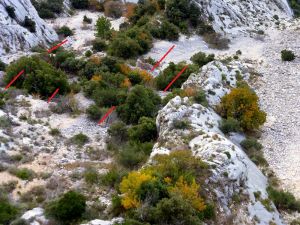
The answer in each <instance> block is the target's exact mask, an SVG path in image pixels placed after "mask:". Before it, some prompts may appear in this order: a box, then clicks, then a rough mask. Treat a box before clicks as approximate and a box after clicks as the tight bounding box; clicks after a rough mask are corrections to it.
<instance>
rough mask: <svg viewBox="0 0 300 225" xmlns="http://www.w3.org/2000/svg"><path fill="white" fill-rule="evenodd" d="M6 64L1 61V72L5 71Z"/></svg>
mask: <svg viewBox="0 0 300 225" xmlns="http://www.w3.org/2000/svg"><path fill="white" fill-rule="evenodd" d="M5 68H6V64H5V63H4V62H2V61H1V60H0V71H5Z"/></svg>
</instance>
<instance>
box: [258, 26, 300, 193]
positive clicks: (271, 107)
mask: <svg viewBox="0 0 300 225" xmlns="http://www.w3.org/2000/svg"><path fill="white" fill-rule="evenodd" d="M299 35H300V31H299V30H297V29H296V26H291V27H289V28H287V29H286V30H284V31H281V32H278V31H277V33H275V32H273V33H271V35H270V37H269V38H268V39H269V40H268V39H267V40H266V42H265V45H264V52H263V58H264V63H262V64H261V65H259V66H258V68H257V69H258V71H259V72H261V73H262V75H263V77H262V78H261V80H260V81H261V82H260V87H259V88H258V89H257V93H258V95H259V98H260V101H261V105H262V108H263V109H264V110H265V111H266V112H267V114H268V117H267V123H266V124H265V126H264V127H263V135H262V138H261V141H262V143H263V145H264V147H265V148H264V151H265V157H266V159H267V160H268V162H269V164H270V166H271V168H272V169H273V170H274V172H275V173H276V175H277V176H278V178H279V179H280V181H281V182H282V187H283V188H285V189H288V190H289V191H291V192H293V193H294V194H295V196H297V197H298V198H299V197H300V132H299V128H300V108H299V106H300V98H299V96H300V58H296V60H294V61H293V62H282V61H281V58H280V51H281V50H283V49H290V50H293V51H294V52H295V53H296V54H299V49H300V39H299Z"/></svg>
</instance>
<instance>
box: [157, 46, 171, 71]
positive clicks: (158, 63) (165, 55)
mask: <svg viewBox="0 0 300 225" xmlns="http://www.w3.org/2000/svg"><path fill="white" fill-rule="evenodd" d="M174 48H175V45H173V46H172V47H171V48H170V49H169V50H168V51H167V52H166V54H164V56H163V57H162V58H161V59H160V60H159V61H158V62H157V63H156V64H155V65H154V66H153V67H152V69H151V72H153V70H155V68H156V67H158V66H159V65H160V63H161V62H162V61H163V60H164V59H165V58H166V57H167V55H168V54H169V53H170V52H171V51H172V50H173V49H174Z"/></svg>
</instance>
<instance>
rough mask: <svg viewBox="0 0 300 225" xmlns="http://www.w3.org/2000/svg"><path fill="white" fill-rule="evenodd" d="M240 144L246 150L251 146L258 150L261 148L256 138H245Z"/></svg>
mask: <svg viewBox="0 0 300 225" xmlns="http://www.w3.org/2000/svg"><path fill="white" fill-rule="evenodd" d="M241 146H242V147H243V148H244V149H246V150H250V149H251V148H253V149H255V150H257V151H259V150H261V149H262V148H263V146H262V144H261V143H259V142H258V141H257V139H255V138H247V139H245V140H243V141H242V142H241Z"/></svg>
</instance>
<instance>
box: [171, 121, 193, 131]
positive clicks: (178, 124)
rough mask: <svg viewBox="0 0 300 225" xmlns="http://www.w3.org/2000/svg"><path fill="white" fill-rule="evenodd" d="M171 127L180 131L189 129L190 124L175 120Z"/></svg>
mask: <svg viewBox="0 0 300 225" xmlns="http://www.w3.org/2000/svg"><path fill="white" fill-rule="evenodd" d="M173 127H174V128H175V129H181V130H184V129H188V128H189V127H190V122H189V121H188V120H178V119H175V120H173Z"/></svg>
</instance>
